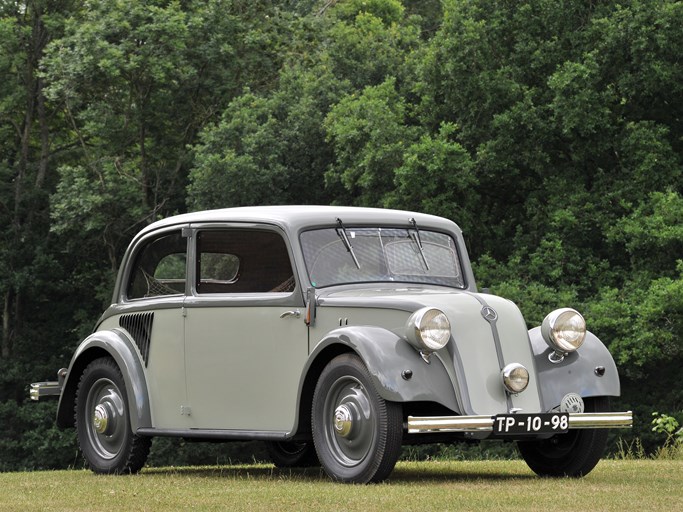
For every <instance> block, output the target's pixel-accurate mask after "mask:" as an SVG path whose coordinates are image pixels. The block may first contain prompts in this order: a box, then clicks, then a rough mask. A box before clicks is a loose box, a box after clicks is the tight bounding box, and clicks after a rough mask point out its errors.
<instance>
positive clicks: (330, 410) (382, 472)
mask: <svg viewBox="0 0 683 512" xmlns="http://www.w3.org/2000/svg"><path fill="white" fill-rule="evenodd" d="M402 416H403V412H402V408H401V405H400V404H398V403H394V402H388V401H386V400H384V399H383V398H382V397H381V396H380V395H379V393H377V390H376V389H375V387H374V385H373V383H372V379H371V378H370V373H369V372H368V370H367V368H366V367H365V365H364V364H363V362H362V361H361V359H360V358H359V357H358V356H357V355H355V354H342V355H340V356H337V357H336V358H334V359H333V360H332V361H330V363H329V364H328V365H327V366H326V367H325V369H324V370H323V372H322V374H321V375H320V378H319V379H318V383H317V385H316V387H315V393H314V395H313V413H312V422H313V425H312V426H313V442H314V444H315V449H316V452H317V453H318V459H319V460H320V463H321V464H322V466H323V468H324V469H325V471H326V473H327V474H328V475H330V476H331V477H332V478H334V479H335V480H338V481H341V482H350V483H368V482H379V481H382V480H384V479H385V478H387V477H388V476H389V474H390V473H391V471H392V470H393V469H394V466H395V465H396V460H397V459H398V456H399V454H400V452H401V441H402V435H403V419H402Z"/></svg>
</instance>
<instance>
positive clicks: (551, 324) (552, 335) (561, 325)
mask: <svg viewBox="0 0 683 512" xmlns="http://www.w3.org/2000/svg"><path fill="white" fill-rule="evenodd" d="M541 334H542V335H543V339H544V340H545V342H546V343H547V344H548V345H550V348H552V349H554V350H557V351H560V352H574V351H575V350H576V349H578V348H579V347H580V346H581V345H582V344H583V340H584V339H585V338H586V321H585V320H584V319H583V317H582V316H581V314H580V313H579V312H578V311H576V310H574V309H571V308H563V309H556V310H555V311H553V312H552V313H550V314H549V315H548V316H546V317H545V319H544V320H543V324H541Z"/></svg>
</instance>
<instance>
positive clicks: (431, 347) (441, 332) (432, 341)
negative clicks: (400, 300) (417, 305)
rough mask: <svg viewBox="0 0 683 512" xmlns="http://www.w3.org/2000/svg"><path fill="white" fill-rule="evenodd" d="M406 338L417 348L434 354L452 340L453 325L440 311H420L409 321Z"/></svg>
mask: <svg viewBox="0 0 683 512" xmlns="http://www.w3.org/2000/svg"><path fill="white" fill-rule="evenodd" d="M406 337H407V338H408V341H409V342H410V343H411V344H412V345H413V346H414V347H415V348H417V349H419V350H426V351H430V352H433V351H435V350H439V349H442V348H443V347H445V346H446V343H448V340H449V339H450V338H451V324H450V322H449V321H448V317H446V315H445V314H444V312H443V311H441V310H439V309H436V308H422V309H418V310H417V311H416V312H415V313H413V314H412V315H410V318H409V319H408V323H407V326H406Z"/></svg>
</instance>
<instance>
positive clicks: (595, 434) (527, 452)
mask: <svg viewBox="0 0 683 512" xmlns="http://www.w3.org/2000/svg"><path fill="white" fill-rule="evenodd" d="M585 410H586V412H606V411H608V410H609V398H608V397H596V398H587V399H586V400H585ZM606 445H607V429H585V430H584V429H579V430H570V431H569V432H568V433H566V434H560V435H557V436H553V437H551V438H550V439H544V440H541V441H518V442H517V447H518V448H519V452H520V454H521V455H522V457H523V458H524V461H525V462H526V463H527V465H528V466H529V468H531V470H532V471H533V472H534V473H536V474H537V475H539V476H544V477H581V476H584V475H587V474H588V473H590V472H591V470H592V469H593V468H594V467H595V466H596V465H597V463H598V462H599V461H600V457H602V454H603V453H604V452H605V446H606Z"/></svg>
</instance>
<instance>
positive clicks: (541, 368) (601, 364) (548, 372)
mask: <svg viewBox="0 0 683 512" xmlns="http://www.w3.org/2000/svg"><path fill="white" fill-rule="evenodd" d="M529 339H530V340H531V346H532V349H533V352H534V359H535V363H536V371H537V372H538V382H539V387H540V389H541V398H542V400H543V405H544V406H545V408H546V410H549V409H552V408H554V407H556V406H558V405H559V404H560V401H561V400H562V397H563V396H564V395H566V394H567V393H578V394H579V395H581V396H582V397H584V398H587V397H593V396H619V395H620V394H621V388H620V384H619V373H618V372H617V366H616V365H615V364H614V359H612V355H611V354H610V353H609V351H608V350H607V347H605V345H603V343H602V342H601V341H600V340H599V339H598V338H597V336H595V335H594V334H593V333H591V332H588V333H586V339H585V340H584V342H583V345H581V347H580V348H579V349H578V350H577V351H576V352H573V353H571V354H568V355H567V356H566V357H565V358H564V360H563V361H562V362H560V363H552V362H551V361H550V360H549V359H548V356H549V355H550V354H551V353H552V352H553V350H552V349H551V348H550V347H549V346H548V344H547V343H546V342H545V340H544V339H543V336H542V335H541V328H540V327H536V328H534V329H531V330H530V331H529ZM598 368H604V373H602V375H600V373H601V372H599V371H597V369H598Z"/></svg>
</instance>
